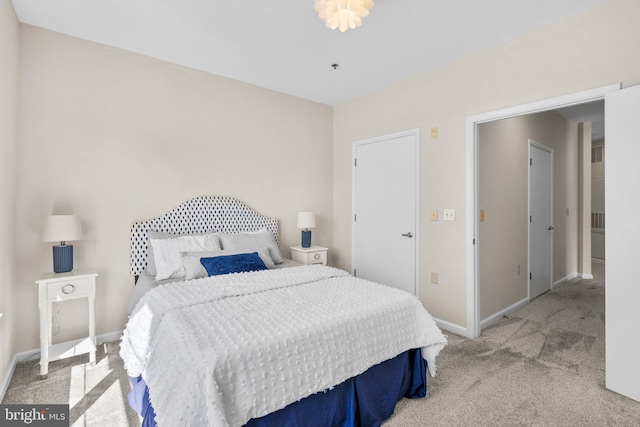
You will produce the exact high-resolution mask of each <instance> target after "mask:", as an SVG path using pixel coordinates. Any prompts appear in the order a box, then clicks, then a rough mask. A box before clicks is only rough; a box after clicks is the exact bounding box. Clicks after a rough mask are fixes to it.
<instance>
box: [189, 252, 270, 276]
mask: <svg viewBox="0 0 640 427" xmlns="http://www.w3.org/2000/svg"><path fill="white" fill-rule="evenodd" d="M200 264H202V266H203V267H204V269H205V270H207V274H208V275H209V276H218V275H220V274H229V273H242V272H245V271H258V270H266V269H267V266H266V265H264V262H263V261H262V259H261V258H260V256H258V252H252V253H250V254H235V255H222V256H217V257H212V258H200Z"/></svg>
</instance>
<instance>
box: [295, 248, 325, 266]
mask: <svg viewBox="0 0 640 427" xmlns="http://www.w3.org/2000/svg"><path fill="white" fill-rule="evenodd" d="M328 250H329V249H328V248H323V247H322V246H315V245H311V247H308V248H303V247H302V246H291V259H293V260H294V261H298V262H301V263H303V264H322V265H327V251H328Z"/></svg>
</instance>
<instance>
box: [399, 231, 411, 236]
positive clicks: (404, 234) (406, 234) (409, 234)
mask: <svg viewBox="0 0 640 427" xmlns="http://www.w3.org/2000/svg"><path fill="white" fill-rule="evenodd" d="M401 236H404V237H408V238H412V237H413V233H412V232H410V231H409V232H408V233H403V234H401Z"/></svg>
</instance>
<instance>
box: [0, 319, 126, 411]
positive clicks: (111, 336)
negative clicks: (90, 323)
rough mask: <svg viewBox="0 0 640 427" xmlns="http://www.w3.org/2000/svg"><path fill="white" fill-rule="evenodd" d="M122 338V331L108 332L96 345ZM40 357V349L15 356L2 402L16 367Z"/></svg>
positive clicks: (1, 394) (0, 395) (5, 380)
mask: <svg viewBox="0 0 640 427" xmlns="http://www.w3.org/2000/svg"><path fill="white" fill-rule="evenodd" d="M121 336H122V331H114V332H108V333H106V334H101V335H98V336H96V343H97V344H103V343H105V342H110V341H117V340H119V339H120V337H121ZM39 355H40V349H33V350H29V351H23V352H21V353H17V354H15V355H14V356H13V359H12V360H11V364H10V365H9V372H7V374H6V375H5V377H4V378H3V379H2V387H1V388H0V402H2V401H3V400H4V395H5V394H7V390H8V389H9V384H10V383H11V378H12V377H13V373H14V372H15V370H16V365H17V364H18V363H20V362H26V361H28V360H36V359H37V358H38V357H39Z"/></svg>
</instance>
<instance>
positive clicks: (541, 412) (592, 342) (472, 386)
mask: <svg viewBox="0 0 640 427" xmlns="http://www.w3.org/2000/svg"><path fill="white" fill-rule="evenodd" d="M593 270H594V279H593V280H580V279H574V280H571V281H569V282H566V283H564V284H562V285H560V286H558V287H557V288H555V289H553V290H552V291H550V292H547V293H546V294H543V295H542V296H540V297H538V298H536V299H534V300H533V301H532V302H531V304H528V305H527V306H525V307H523V308H521V309H520V310H518V311H516V312H514V313H512V314H511V315H509V316H508V317H505V318H504V319H502V320H501V321H500V322H498V323H497V324H495V325H493V326H492V327H489V328H487V329H485V330H483V331H482V335H481V336H480V337H479V338H477V339H474V340H472V339H467V338H463V337H459V336H457V335H454V334H449V345H448V346H447V347H446V348H445V349H444V350H443V352H442V353H441V354H440V356H439V357H438V375H437V377H436V378H433V379H432V378H429V386H428V387H429V390H428V397H427V398H426V399H417V400H410V399H403V400H401V401H400V402H399V403H398V405H397V406H396V410H395V413H394V415H393V416H392V417H391V418H390V419H389V420H387V421H386V422H385V423H384V424H383V425H384V426H385V427H405V426H638V425H640V403H638V402H635V401H633V400H631V399H628V398H625V397H623V396H621V395H619V394H616V393H614V392H611V391H609V390H607V389H606V388H605V385H604V384H605V372H604V369H605V363H604V356H605V355H604V281H603V277H604V265H603V264H600V263H598V262H594V265H593ZM118 350H119V344H118V342H111V343H106V344H103V345H101V346H99V349H98V353H97V364H96V366H90V365H89V362H88V356H87V355H84V356H77V357H73V358H69V359H65V360H61V361H57V362H53V363H51V364H50V365H49V377H48V378H47V379H46V380H39V371H38V365H37V361H35V360H32V361H27V362H23V363H20V364H18V365H17V367H16V370H15V373H14V375H13V378H12V380H11V384H10V386H9V389H8V391H7V393H6V395H5V397H4V399H3V402H2V403H5V404H11V403H46V404H53V403H69V405H70V425H71V426H135V425H140V419H139V417H138V415H137V414H136V413H135V412H134V411H133V410H131V409H130V408H129V407H128V405H127V403H126V395H127V392H128V390H129V382H128V380H127V376H126V373H125V371H124V368H123V364H122V360H121V359H120V357H119V356H118Z"/></svg>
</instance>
